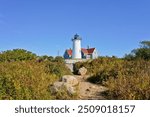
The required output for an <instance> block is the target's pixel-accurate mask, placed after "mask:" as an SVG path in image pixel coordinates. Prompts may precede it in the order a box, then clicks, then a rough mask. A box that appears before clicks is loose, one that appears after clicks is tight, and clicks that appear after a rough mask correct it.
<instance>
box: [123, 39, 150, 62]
mask: <svg viewBox="0 0 150 117" xmlns="http://www.w3.org/2000/svg"><path fill="white" fill-rule="evenodd" d="M125 59H127V60H133V59H144V60H150V41H142V42H140V48H137V49H134V50H132V51H131V53H130V54H127V55H125Z"/></svg>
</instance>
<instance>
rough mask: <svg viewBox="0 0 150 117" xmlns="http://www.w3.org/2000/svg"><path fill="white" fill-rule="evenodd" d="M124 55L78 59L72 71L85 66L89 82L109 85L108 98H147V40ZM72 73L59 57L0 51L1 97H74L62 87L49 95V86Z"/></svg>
mask: <svg viewBox="0 0 150 117" xmlns="http://www.w3.org/2000/svg"><path fill="white" fill-rule="evenodd" d="M140 44H141V46H140V48H137V49H134V50H133V51H132V52H131V53H130V54H128V55H126V56H125V57H124V58H117V57H115V56H113V57H99V58H98V59H94V60H88V61H86V62H78V63H76V64H75V67H74V72H75V73H77V72H78V70H79V68H81V67H83V66H84V67H85V68H87V70H88V74H89V75H90V78H89V79H88V81H89V82H92V83H96V84H100V85H104V86H106V87H108V89H109V90H108V91H107V92H105V94H106V96H107V98H109V99H150V41H142V42H141V43H140ZM66 74H71V72H70V70H68V68H66V66H65V63H64V59H63V58H62V57H60V56H58V57H55V58H54V57H52V56H46V55H45V56H37V55H36V54H34V53H32V52H29V51H26V50H23V49H14V50H8V51H4V52H1V53H0V99H4V100H5V99H25V100H27V99H28V100H31V99H76V97H77V94H75V95H73V96H69V95H68V93H67V92H66V90H65V89H62V90H61V91H60V92H58V93H57V94H56V95H52V94H51V92H50V90H49V86H51V84H53V83H54V82H55V81H56V80H58V79H59V78H60V77H61V76H63V75H66Z"/></svg>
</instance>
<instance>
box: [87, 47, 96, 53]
mask: <svg viewBox="0 0 150 117" xmlns="http://www.w3.org/2000/svg"><path fill="white" fill-rule="evenodd" d="M94 50H95V48H89V49H87V51H88V54H92V53H93V52H94Z"/></svg>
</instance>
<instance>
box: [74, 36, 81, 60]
mask: <svg viewBox="0 0 150 117" xmlns="http://www.w3.org/2000/svg"><path fill="white" fill-rule="evenodd" d="M81 40H82V39H81V37H80V36H79V35H78V34H75V35H74V38H73V39H72V42H73V50H72V59H81Z"/></svg>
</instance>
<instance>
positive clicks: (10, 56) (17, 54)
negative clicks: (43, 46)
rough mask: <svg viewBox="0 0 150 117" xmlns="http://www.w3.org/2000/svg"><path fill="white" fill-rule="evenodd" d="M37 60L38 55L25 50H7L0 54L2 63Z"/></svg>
mask: <svg viewBox="0 0 150 117" xmlns="http://www.w3.org/2000/svg"><path fill="white" fill-rule="evenodd" d="M35 58H36V54H33V53H32V52H30V51H27V50H24V49H13V50H7V51H3V52H1V53H0V62H4V61H8V62H13V61H24V60H33V59H35Z"/></svg>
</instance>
